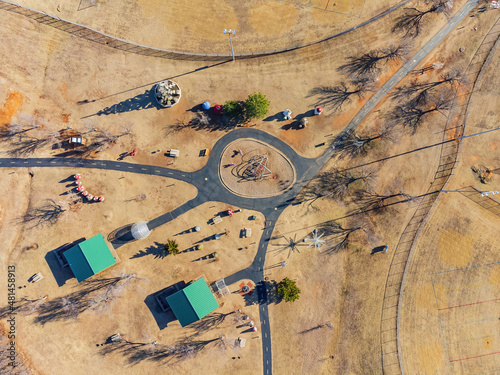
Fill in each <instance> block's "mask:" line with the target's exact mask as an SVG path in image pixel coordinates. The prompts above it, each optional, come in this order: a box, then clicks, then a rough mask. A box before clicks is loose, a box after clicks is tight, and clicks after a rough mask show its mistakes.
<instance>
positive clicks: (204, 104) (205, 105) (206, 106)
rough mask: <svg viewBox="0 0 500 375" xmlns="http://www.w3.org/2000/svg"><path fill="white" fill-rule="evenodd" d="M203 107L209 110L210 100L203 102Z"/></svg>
mask: <svg viewBox="0 0 500 375" xmlns="http://www.w3.org/2000/svg"><path fill="white" fill-rule="evenodd" d="M201 107H202V108H203V109H204V110H205V111H208V110H209V109H210V102H203V104H202V105H201Z"/></svg>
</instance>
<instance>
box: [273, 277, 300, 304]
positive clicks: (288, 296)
mask: <svg viewBox="0 0 500 375" xmlns="http://www.w3.org/2000/svg"><path fill="white" fill-rule="evenodd" d="M299 294H300V289H299V288H298V287H297V283H296V282H295V281H293V280H290V279H289V278H288V277H285V278H284V279H283V280H281V281H280V282H279V283H278V296H279V297H280V298H282V299H284V300H285V301H286V302H293V301H295V300H297V299H298V298H299Z"/></svg>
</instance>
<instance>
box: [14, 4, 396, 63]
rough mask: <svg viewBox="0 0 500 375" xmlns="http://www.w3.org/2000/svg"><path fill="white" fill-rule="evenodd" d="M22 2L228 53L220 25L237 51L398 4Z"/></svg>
mask: <svg viewBox="0 0 500 375" xmlns="http://www.w3.org/2000/svg"><path fill="white" fill-rule="evenodd" d="M18 3H19V4H23V5H26V6H29V7H32V8H34V9H39V10H42V11H45V12H47V13H48V14H52V15H55V16H58V17H61V18H64V19H67V20H70V21H74V22H78V23H81V24H83V25H88V26H90V27H93V28H95V29H97V30H100V31H102V32H105V33H108V34H110V35H113V36H116V37H119V38H123V39H127V40H130V41H133V42H136V43H141V44H144V45H147V46H153V47H159V48H165V49H171V50H177V51H187V52H196V53H222V54H228V53H230V47H229V41H228V40H227V39H228V37H227V35H224V34H223V30H224V29H229V28H231V29H235V30H236V35H235V37H234V38H233V43H234V48H235V52H236V53H248V52H256V51H268V50H273V49H280V48H286V47H291V46H295V45H300V44H305V43H309V42H314V41H317V40H320V39H323V38H326V37H329V36H331V35H334V34H337V33H339V32H341V31H343V30H346V29H349V28H351V27H354V26H356V25H359V24H360V23H362V22H364V21H366V20H368V19H370V18H372V17H374V16H376V15H378V14H380V13H382V12H384V11H386V10H387V9H389V8H390V7H391V6H394V5H396V4H398V3H399V2H398V1H396V0H384V1H377V2H370V1H363V0H336V1H328V0H314V1H300V0H299V1H295V0H294V1H281V0H271V1H261V0H250V1H245V2H244V3H241V2H238V1H234V0H215V1H206V0H201V1H200V0H199V1H193V2H186V1H183V0H174V1H169V2H168V4H167V3H165V2H163V1H160V0H154V1H151V0H149V1H145V0H126V1H121V2H120V3H113V2H110V1H102V0H98V1H94V2H93V3H94V4H95V5H94V6H89V5H90V4H91V3H92V2H91V1H90V0H73V1H69V2H66V3H64V4H61V3H59V2H57V1H55V0H49V1H46V2H43V3H42V4H41V3H40V2H38V1H36V0H20V1H18Z"/></svg>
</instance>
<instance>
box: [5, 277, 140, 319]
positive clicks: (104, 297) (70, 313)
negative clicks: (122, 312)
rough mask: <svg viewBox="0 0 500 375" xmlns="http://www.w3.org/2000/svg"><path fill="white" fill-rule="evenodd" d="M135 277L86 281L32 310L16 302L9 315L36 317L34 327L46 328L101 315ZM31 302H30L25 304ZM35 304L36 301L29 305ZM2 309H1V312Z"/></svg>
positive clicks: (24, 304)
mask: <svg viewBox="0 0 500 375" xmlns="http://www.w3.org/2000/svg"><path fill="white" fill-rule="evenodd" d="M136 279H137V277H136V276H135V275H134V274H128V275H122V276H118V277H109V278H100V279H93V280H86V281H83V282H81V283H80V284H78V286H77V288H78V290H75V291H74V292H71V293H68V294H66V295H65V296H61V297H56V298H54V299H45V298H44V299H43V303H39V304H37V305H36V306H34V307H33V308H30V309H26V300H19V301H15V303H14V305H13V306H10V305H9V306H7V308H8V309H9V311H10V312H11V313H13V312H17V311H18V312H23V313H24V314H25V315H35V318H34V323H36V324H41V325H45V324H46V323H50V322H57V321H64V320H76V319H78V317H79V316H80V314H82V313H83V312H85V311H87V310H94V311H98V312H102V311H104V310H105V309H107V308H109V307H110V305H111V302H112V300H113V299H114V298H116V297H118V295H119V294H120V293H121V291H123V288H124V287H125V286H127V285H129V282H130V281H131V280H136ZM28 302H30V301H28ZM31 302H33V303H35V302H36V301H35V300H34V301H31ZM4 309H5V308H2V309H0V311H3V310H4Z"/></svg>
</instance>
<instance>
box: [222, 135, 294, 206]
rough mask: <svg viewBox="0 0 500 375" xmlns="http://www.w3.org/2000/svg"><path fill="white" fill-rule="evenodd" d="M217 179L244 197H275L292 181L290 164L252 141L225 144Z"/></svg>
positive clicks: (281, 155)
mask: <svg viewBox="0 0 500 375" xmlns="http://www.w3.org/2000/svg"><path fill="white" fill-rule="evenodd" d="M219 176H220V179H221V181H222V183H223V184H224V186H225V187H226V188H227V189H229V190H230V191H232V192H233V193H235V194H237V195H241V196H244V197H271V196H274V195H279V194H282V193H283V192H285V191H286V190H288V189H289V188H290V187H291V186H292V185H293V184H294V182H295V170H294V168H293V165H292V164H291V162H290V161H289V160H288V159H287V158H286V157H285V156H284V155H283V154H282V153H281V152H279V151H278V150H276V149H275V148H274V147H271V146H269V145H267V144H265V143H263V142H259V141H256V140H253V139H239V140H237V141H235V142H232V143H230V144H229V145H227V147H226V149H225V150H224V152H223V154H222V157H221V161H220V165H219Z"/></svg>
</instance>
